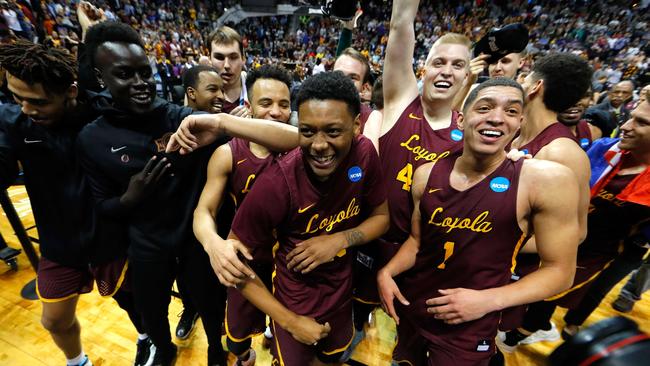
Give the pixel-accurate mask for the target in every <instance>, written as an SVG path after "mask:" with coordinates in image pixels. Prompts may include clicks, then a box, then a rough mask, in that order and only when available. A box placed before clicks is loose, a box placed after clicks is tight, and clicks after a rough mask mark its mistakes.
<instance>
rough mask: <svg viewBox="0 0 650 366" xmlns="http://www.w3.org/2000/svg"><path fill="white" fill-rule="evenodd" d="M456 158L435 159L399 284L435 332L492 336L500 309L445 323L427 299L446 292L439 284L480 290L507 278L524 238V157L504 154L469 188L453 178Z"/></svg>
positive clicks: (427, 328) (411, 313) (421, 319)
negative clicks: (410, 262) (416, 240)
mask: <svg viewBox="0 0 650 366" xmlns="http://www.w3.org/2000/svg"><path fill="white" fill-rule="evenodd" d="M455 161H456V158H452V159H444V160H441V161H439V162H438V163H436V164H435V165H434V167H433V169H432V170H431V175H430V176H429V179H428V182H427V185H426V186H425V189H424V192H423V194H422V198H421V200H420V206H419V207H420V217H421V222H420V228H421V237H420V249H419V251H418V254H417V258H416V261H415V265H414V266H413V268H412V269H411V270H409V271H408V272H406V273H405V274H404V279H403V283H402V287H401V288H402V293H403V294H404V296H406V298H407V299H408V300H409V301H410V303H411V306H409V307H408V308H409V310H408V313H409V314H405V315H406V316H407V317H411V316H413V317H415V318H414V319H417V320H416V322H415V324H420V325H421V326H422V329H424V330H425V332H429V333H431V334H438V335H444V334H450V333H453V334H456V335H460V336H462V335H465V334H466V335H471V336H472V337H476V336H477V335H482V336H483V338H484V339H493V338H490V337H493V335H494V334H492V333H496V328H497V325H498V322H499V314H500V313H499V312H496V313H491V314H487V315H486V316H484V317H483V318H481V319H478V320H475V321H471V322H467V323H463V324H461V325H446V324H445V323H443V322H442V321H440V320H436V319H434V317H433V315H432V314H427V312H426V308H427V305H426V303H425V301H426V300H428V299H430V298H434V297H439V296H442V295H441V294H440V293H439V292H438V290H439V289H453V288H467V289H475V290H481V289H487V288H494V287H500V286H503V285H506V284H508V283H509V279H510V270H511V268H512V266H513V265H514V263H513V260H514V256H515V254H516V252H517V251H518V250H519V247H520V246H521V244H522V243H523V242H524V239H525V236H524V235H523V233H522V231H521V229H520V228H519V225H518V222H517V189H518V185H519V175H520V172H521V167H522V165H523V161H519V162H513V161H511V160H508V159H506V160H504V162H503V163H502V164H501V165H500V166H499V167H498V168H497V169H496V170H495V171H494V172H493V173H492V174H490V175H489V176H487V177H486V178H485V179H483V180H482V181H480V182H479V183H477V184H475V185H474V186H472V187H470V188H469V189H467V190H465V191H458V190H456V189H454V188H453V187H451V185H450V183H449V177H450V174H451V171H452V169H453V167H454V164H455ZM424 284H426V286H423V285H424ZM483 338H482V339H483Z"/></svg>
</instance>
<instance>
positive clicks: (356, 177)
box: [348, 165, 363, 183]
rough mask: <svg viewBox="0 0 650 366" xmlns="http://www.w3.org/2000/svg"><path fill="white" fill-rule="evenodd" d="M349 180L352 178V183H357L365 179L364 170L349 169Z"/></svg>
mask: <svg viewBox="0 0 650 366" xmlns="http://www.w3.org/2000/svg"><path fill="white" fill-rule="evenodd" d="M348 178H350V182H352V183H356V182H358V181H360V180H361V178H363V170H361V168H359V167H358V166H356V165H355V166H353V167H352V168H350V169H348Z"/></svg>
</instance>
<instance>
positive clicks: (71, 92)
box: [65, 81, 79, 100]
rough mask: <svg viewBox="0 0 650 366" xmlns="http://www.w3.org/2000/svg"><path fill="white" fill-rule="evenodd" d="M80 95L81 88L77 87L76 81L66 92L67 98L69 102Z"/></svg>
mask: <svg viewBox="0 0 650 366" xmlns="http://www.w3.org/2000/svg"><path fill="white" fill-rule="evenodd" d="M78 95H79V87H78V86H77V82H76V81H75V82H74V83H72V84H70V86H69V87H68V90H66V91H65V98H66V99H67V100H72V99H75V98H77V96H78Z"/></svg>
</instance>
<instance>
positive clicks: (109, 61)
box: [95, 42, 156, 114]
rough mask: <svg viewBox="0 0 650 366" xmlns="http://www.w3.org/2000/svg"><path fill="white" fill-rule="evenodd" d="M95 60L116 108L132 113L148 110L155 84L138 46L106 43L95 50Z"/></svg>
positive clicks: (154, 93)
mask: <svg viewBox="0 0 650 366" xmlns="http://www.w3.org/2000/svg"><path fill="white" fill-rule="evenodd" d="M95 61H96V65H97V68H98V72H99V76H100V78H101V80H102V81H103V82H104V84H105V85H106V88H107V89H108V91H109V92H110V93H111V95H112V96H113V101H114V103H115V105H116V106H117V107H119V108H120V109H123V110H125V111H129V112H132V113H135V114H142V113H147V112H150V111H151V109H152V108H153V101H154V98H155V95H156V81H155V80H154V78H153V72H152V70H151V66H150V65H149V60H148V59H147V55H146V53H145V51H144V49H143V48H142V47H140V46H138V45H137V44H129V43H118V42H106V43H104V44H102V45H101V46H99V48H98V49H97V54H96V56H95Z"/></svg>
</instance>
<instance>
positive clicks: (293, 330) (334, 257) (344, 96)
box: [231, 72, 388, 366]
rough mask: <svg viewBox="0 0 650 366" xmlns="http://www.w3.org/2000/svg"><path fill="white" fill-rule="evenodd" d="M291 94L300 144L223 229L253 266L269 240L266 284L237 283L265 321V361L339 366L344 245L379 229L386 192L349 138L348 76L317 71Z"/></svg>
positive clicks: (348, 328) (373, 157)
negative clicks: (269, 336) (271, 266)
mask: <svg viewBox="0 0 650 366" xmlns="http://www.w3.org/2000/svg"><path fill="white" fill-rule="evenodd" d="M297 98H298V100H297V104H298V116H299V131H300V137H299V140H300V148H299V149H295V150H293V151H291V152H290V153H289V154H288V155H287V156H285V157H283V158H282V159H279V160H278V161H277V163H276V164H273V165H272V166H270V167H268V168H267V169H266V171H265V172H264V174H263V175H262V176H261V177H260V178H259V179H258V180H257V182H256V183H255V186H254V187H253V189H252V190H251V192H250V193H248V197H247V198H246V199H245V200H244V202H243V204H242V205H241V207H240V208H239V210H238V211H237V214H236V216H235V221H234V222H233V229H232V233H231V237H232V238H233V239H236V240H237V241H240V242H241V243H244V244H245V245H246V246H247V247H248V248H249V250H250V252H251V254H252V256H253V258H254V259H253V261H252V262H251V263H252V265H253V266H256V265H257V263H259V262H260V261H262V262H263V261H265V259H266V258H268V256H269V255H270V254H269V253H270V251H271V246H272V245H273V244H274V243H275V242H276V241H277V242H278V245H279V247H278V249H277V251H276V252H275V257H274V263H275V273H276V275H275V276H274V278H273V290H274V291H273V294H271V292H269V290H268V289H267V288H266V287H265V286H264V284H263V283H262V281H261V280H260V279H259V276H254V277H248V278H246V281H245V282H243V283H242V284H241V285H239V287H238V288H239V289H240V290H241V291H242V294H243V295H244V297H246V298H247V299H248V300H249V301H251V303H253V304H255V306H257V307H258V308H259V309H260V310H262V311H264V312H265V313H266V314H268V315H269V316H270V317H271V319H273V323H272V324H273V336H274V339H275V345H274V347H273V356H274V361H273V362H274V363H275V362H279V364H282V365H287V366H299V365H300V366H302V365H309V364H316V365H320V364H338V362H339V359H340V357H341V354H342V353H343V351H344V350H345V349H346V348H347V347H348V345H349V343H350V341H351V340H352V336H353V332H354V331H353V326H352V293H351V291H352V276H351V271H352V261H353V260H354V258H353V257H352V255H350V250H351V247H353V246H357V245H361V244H364V243H366V242H368V241H371V240H374V239H376V238H378V237H379V236H380V235H381V234H382V233H383V232H385V230H386V228H387V225H388V210H387V206H386V205H387V204H386V196H385V190H384V186H383V183H382V178H381V167H380V162H379V157H378V156H377V153H376V151H375V149H374V147H373V146H372V143H371V142H370V141H369V140H368V139H366V138H364V137H362V136H357V135H358V127H359V116H358V115H359V93H358V92H357V90H356V89H355V87H354V85H353V84H352V82H351V81H350V79H349V78H347V77H346V76H345V75H343V74H342V73H340V72H325V73H319V74H316V75H314V76H312V77H310V78H308V79H307V80H306V81H305V82H304V83H303V85H302V87H301V89H300V91H299V93H298V96H297ZM312 362H313V363H312Z"/></svg>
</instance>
